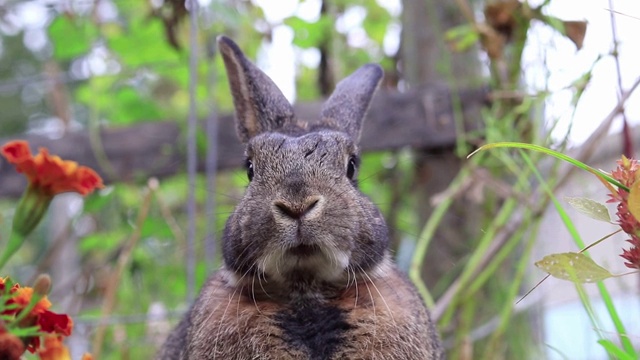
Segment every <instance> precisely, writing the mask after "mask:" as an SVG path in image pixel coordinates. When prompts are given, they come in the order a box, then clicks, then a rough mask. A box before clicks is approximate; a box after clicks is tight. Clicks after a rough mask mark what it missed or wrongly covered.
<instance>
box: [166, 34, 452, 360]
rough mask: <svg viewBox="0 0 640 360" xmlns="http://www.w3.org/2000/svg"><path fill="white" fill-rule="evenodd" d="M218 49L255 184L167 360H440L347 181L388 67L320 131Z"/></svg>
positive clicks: (366, 74) (422, 315) (363, 73)
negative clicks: (218, 266) (219, 264)
mask: <svg viewBox="0 0 640 360" xmlns="http://www.w3.org/2000/svg"><path fill="white" fill-rule="evenodd" d="M218 43H219V45H220V49H221V53H222V56H223V58H224V61H225V65H226V67H227V71H228V72H229V79H230V80H229V82H230V86H231V89H232V94H233V97H234V104H235V106H236V112H237V122H238V124H239V125H238V129H239V131H238V134H239V136H240V138H241V139H242V140H243V141H244V142H246V143H247V150H246V155H247V159H248V161H249V162H248V164H249V163H250V164H251V166H252V171H253V179H252V181H251V182H250V183H249V185H248V187H247V191H246V194H245V196H244V197H243V198H242V200H241V201H240V203H239V204H238V206H237V207H236V209H235V211H234V213H233V214H232V215H231V216H230V217H229V219H228V221H227V224H226V227H225V230H224V235H223V255H224V266H223V267H222V268H221V269H220V270H218V271H217V272H216V273H215V274H214V275H212V277H211V278H210V279H209V280H208V281H207V283H206V284H205V285H204V287H203V288H202V291H201V293H200V295H199V297H198V299H196V301H195V303H194V304H193V306H192V308H191V309H190V310H189V312H188V313H187V315H186V316H185V317H184V319H183V320H182V321H181V323H180V324H179V325H178V326H177V328H176V329H175V330H174V331H173V332H172V333H171V335H170V336H169V338H168V339H167V341H166V343H165V345H164V346H163V348H162V349H161V351H160V353H159V354H158V357H157V358H158V359H312V360H316V359H317V360H320V359H441V358H442V350H441V346H440V342H439V339H438V335H437V332H436V330H435V327H434V325H433V323H432V322H431V320H430V318H429V314H428V312H427V309H426V307H425V306H424V304H423V302H422V300H421V299H420V297H419V296H418V294H417V293H416V291H415V289H414V288H413V286H412V285H411V283H410V282H409V281H408V280H407V279H406V278H405V277H404V276H403V275H402V274H401V273H400V272H399V271H398V270H397V268H396V266H395V264H393V263H392V261H391V260H390V255H389V251H388V249H387V242H388V235H387V227H386V224H385V222H384V219H383V217H382V216H381V214H380V212H379V210H378V209H377V208H376V207H375V205H373V203H372V202H371V201H370V200H369V199H368V198H367V197H366V196H364V195H363V194H362V193H360V191H359V190H358V188H357V186H356V182H355V177H356V175H355V172H354V174H353V176H352V178H349V176H347V175H348V174H349V175H352V174H351V170H355V166H354V165H357V156H358V153H359V150H358V147H357V138H358V136H359V133H360V127H361V124H362V119H363V118H364V116H365V113H366V111H367V108H368V106H369V102H370V101H371V98H372V96H373V94H374V92H375V89H376V88H377V86H378V83H379V81H380V79H381V77H382V70H381V69H380V67H378V66H377V65H365V66H364V67H362V68H361V69H360V70H358V71H356V72H355V73H354V74H352V75H351V76H349V77H348V78H346V79H345V80H343V81H342V82H340V83H339V84H338V86H337V88H336V91H335V92H334V94H333V95H332V96H331V97H330V99H329V100H328V101H327V104H326V105H325V107H324V108H323V111H322V115H323V121H322V123H321V124H320V125H317V126H309V125H307V124H305V123H299V122H296V121H295V120H294V117H293V113H292V112H291V106H290V105H289V103H288V102H287V101H286V99H285V98H284V96H282V93H281V92H280V91H279V90H278V89H277V88H276V87H275V85H274V84H273V82H271V80H269V79H268V78H267V76H266V75H264V74H263V73H262V72H261V71H260V70H258V69H257V68H256V67H255V66H254V65H253V64H251V63H250V62H249V61H248V60H247V59H246V58H245V57H244V55H243V54H242V52H240V50H239V49H238V47H237V46H236V45H235V44H234V43H233V42H232V41H231V40H230V39H228V38H225V37H221V38H219V39H218Z"/></svg>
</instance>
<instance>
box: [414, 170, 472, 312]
mask: <svg viewBox="0 0 640 360" xmlns="http://www.w3.org/2000/svg"><path fill="white" fill-rule="evenodd" d="M470 166H471V165H470V164H468V165H466V166H463V167H462V169H460V171H459V172H458V175H456V177H455V178H454V179H453V181H452V182H451V184H449V187H448V188H447V190H446V191H447V192H448V193H449V194H452V193H456V192H457V191H458V189H459V188H460V186H462V184H463V183H464V181H465V180H466V179H467V177H468V176H469V174H470V172H471V169H470ZM452 203H453V196H447V197H446V198H445V199H444V200H443V201H442V202H441V203H440V204H438V206H436V207H435V209H433V212H432V213H431V216H430V217H429V220H428V221H427V223H426V224H425V225H424V227H423V228H422V231H421V232H420V236H419V237H418V241H417V243H416V248H415V250H414V255H413V258H412V259H411V266H410V268H409V278H410V279H411V281H413V283H414V284H415V286H416V288H417V289H418V292H419V293H420V295H421V296H422V298H423V299H424V301H425V303H426V304H427V306H428V307H429V308H433V306H434V305H435V302H434V301H433V297H432V296H431V293H430V292H429V290H428V289H427V287H426V285H425V284H424V281H423V280H422V265H423V264H424V257H425V256H426V254H427V249H428V248H429V243H431V239H433V234H434V233H435V232H436V229H437V228H438V225H440V223H441V220H442V218H443V217H444V215H445V214H446V212H447V210H448V209H449V207H450V206H451V204H452Z"/></svg>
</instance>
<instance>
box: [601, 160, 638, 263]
mask: <svg viewBox="0 0 640 360" xmlns="http://www.w3.org/2000/svg"><path fill="white" fill-rule="evenodd" d="M617 163H618V167H617V168H616V169H615V170H614V171H612V172H611V177H613V178H614V179H616V180H618V181H619V182H620V183H622V184H623V185H625V186H627V187H629V188H631V187H632V186H633V184H635V183H636V182H637V181H638V179H639V178H640V172H639V171H638V170H639V169H640V164H638V161H637V160H635V159H627V158H626V157H625V156H624V155H623V156H622V158H621V159H620V160H618V161H617ZM610 196H611V199H609V201H608V202H618V207H617V212H616V215H617V216H618V224H619V225H620V227H621V228H622V231H624V232H625V233H627V234H628V235H629V236H630V239H628V240H627V242H629V243H630V244H631V248H630V249H629V250H626V249H623V252H622V254H621V255H620V256H621V257H622V258H623V259H625V260H626V262H625V263H624V265H625V266H626V267H628V268H631V269H640V222H638V219H636V218H635V217H634V216H633V214H631V212H630V211H629V203H628V201H629V192H627V191H626V190H624V189H620V188H619V189H618V191H617V192H616V193H614V194H610Z"/></svg>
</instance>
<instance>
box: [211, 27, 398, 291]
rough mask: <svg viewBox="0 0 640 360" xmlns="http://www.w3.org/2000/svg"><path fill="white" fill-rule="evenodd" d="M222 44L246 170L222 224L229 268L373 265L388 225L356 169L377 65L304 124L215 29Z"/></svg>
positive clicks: (263, 274) (280, 273) (304, 274)
mask: <svg viewBox="0 0 640 360" xmlns="http://www.w3.org/2000/svg"><path fill="white" fill-rule="evenodd" d="M218 46H219V49H220V52H221V54H222V57H223V59H224V63H225V66H226V69H227V73H228V78H229V85H230V88H231V93H232V95H233V100H234V105H235V109H236V122H237V133H238V136H239V138H240V140H241V141H242V142H243V143H244V144H245V145H246V153H245V155H246V170H247V176H248V179H249V184H248V186H247V189H246V193H245V195H244V197H243V198H242V200H241V201H240V202H239V204H238V206H237V208H236V209H235V211H234V212H233V214H232V215H231V216H230V217H229V219H228V221H227V224H226V227H225V230H224V236H223V254H224V261H225V264H226V267H227V268H228V269H230V270H233V271H234V272H235V273H236V274H237V275H239V276H241V277H244V276H249V277H259V278H261V279H266V280H267V282H270V283H275V284H293V283H309V282H313V283H321V284H339V283H340V284H344V281H345V279H348V278H350V277H351V276H352V275H358V274H363V273H366V272H368V271H372V270H373V269H375V268H376V267H377V266H378V265H379V264H381V262H382V261H383V259H384V258H385V256H386V251H387V242H388V235H387V228H386V225H385V222H384V220H383V218H382V216H381V214H380V212H379V210H378V209H377V208H376V207H375V206H374V205H373V203H372V202H371V201H370V200H369V199H368V198H367V197H366V196H364V195H363V194H362V193H361V192H360V191H359V190H358V188H357V181H356V177H357V174H358V166H359V149H358V138H359V136H360V128H361V125H362V121H363V118H364V116H365V113H366V111H367V109H368V107H369V103H370V101H371V98H372V97H373V94H374V92H375V90H376V88H377V87H378V84H379V82H380V79H381V78H382V69H381V68H380V67H379V66H378V65H372V64H369V65H365V66H363V67H361V68H360V69H359V70H357V71H356V72H354V73H353V74H352V75H350V76H349V77H347V78H345V79H344V80H342V81H341V82H340V83H339V84H338V85H337V86H336V90H335V92H334V93H333V94H332V95H331V97H330V98H329V99H328V100H327V102H326V104H325V105H324V106H323V109H322V113H321V120H320V122H318V123H307V122H304V121H299V120H297V119H296V118H295V116H294V113H293V107H292V106H291V104H290V103H289V102H288V101H287V99H286V98H285V97H284V95H283V94H282V93H281V91H280V90H279V89H278V88H277V86H276V85H275V84H274V83H273V82H272V81H271V79H269V77H267V75H266V74H264V73H263V72H262V71H261V70H259V69H258V68H257V67H256V66H255V65H254V64H252V63H251V62H250V61H249V60H247V59H246V57H245V56H244V55H243V53H242V52H241V51H240V49H239V48H238V46H237V45H236V44H235V43H234V42H233V41H231V40H230V39H229V38H226V37H223V36H221V37H219V38H218ZM347 281H348V280H347Z"/></svg>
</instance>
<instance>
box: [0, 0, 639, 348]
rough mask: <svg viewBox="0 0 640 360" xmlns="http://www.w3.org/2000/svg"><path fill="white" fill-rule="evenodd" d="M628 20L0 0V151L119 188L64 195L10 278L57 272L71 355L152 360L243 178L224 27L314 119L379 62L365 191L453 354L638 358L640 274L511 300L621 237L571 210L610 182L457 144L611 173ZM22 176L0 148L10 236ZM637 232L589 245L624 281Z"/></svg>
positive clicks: (208, 267) (217, 0)
mask: <svg viewBox="0 0 640 360" xmlns="http://www.w3.org/2000/svg"><path fill="white" fill-rule="evenodd" d="M638 33H640V6H638V5H637V4H636V2H635V1H631V0H611V1H602V0H594V1H590V2H583V1H578V0H574V1H569V0H562V1H561V0H549V1H517V0H500V1H498V0H495V1H494V0H487V1H477V0H456V1H445V0H355V1H345V0H304V1H302V0H278V1H268V0H252V1H249V0H200V1H197V2H196V1H193V2H191V0H187V1H186V2H185V1H184V0H0V143H4V142H6V141H9V140H13V139H27V140H29V142H30V144H31V146H32V150H33V151H36V150H37V148H38V147H40V146H44V147H47V148H48V149H49V151H50V152H51V153H53V154H57V155H60V156H61V157H63V158H64V159H70V160H75V161H78V162H79V163H80V164H82V165H87V166H91V167H92V168H94V169H96V170H97V171H98V172H99V173H100V174H101V175H102V176H103V177H104V178H105V182H106V184H107V185H108V186H107V187H106V188H105V189H103V190H101V191H99V192H98V193H96V194H94V195H91V196H89V197H87V198H82V197H80V196H76V195H75V194H63V195H60V196H57V197H56V199H55V200H54V202H53V203H52V205H51V208H50V211H49V213H48V215H47V217H46V218H45V221H44V222H43V223H42V224H41V225H40V226H39V227H38V229H37V230H36V232H35V233H34V234H33V235H32V236H31V237H30V239H29V240H28V243H27V244H26V245H25V246H23V248H22V249H21V250H20V252H19V253H18V255H17V256H16V257H14V258H13V260H12V262H11V263H10V264H9V266H8V267H7V268H5V269H4V271H6V272H7V274H10V275H11V277H12V278H13V279H14V280H15V281H18V282H20V283H25V284H29V283H30V282H31V281H33V279H34V278H35V277H36V276H37V274H39V273H42V272H47V273H49V274H51V275H52V278H53V289H52V293H51V295H50V298H51V300H52V302H53V304H54V309H55V310H56V311H58V312H65V313H68V314H70V315H72V316H73V319H74V323H75V328H74V334H73V335H72V337H71V338H70V339H69V342H68V345H69V347H70V349H71V351H72V357H73V358H74V359H76V358H80V356H81V354H82V353H84V352H86V351H91V352H93V353H94V355H97V358H99V359H147V358H151V357H152V356H153V354H154V353H155V351H156V349H157V348H158V346H159V345H160V344H161V343H162V341H163V340H164V337H165V336H166V335H167V333H168V332H169V331H170V329H171V327H172V326H173V325H174V324H175V323H176V322H177V320H178V319H179V318H180V316H181V315H182V313H183V312H184V311H185V310H186V309H187V308H188V306H189V303H190V301H191V300H192V299H193V298H194V296H195V294H197V291H198V289H199V288H200V286H201V285H202V284H203V282H204V281H205V279H206V277H207V275H208V274H210V273H211V272H212V271H214V270H215V269H216V268H217V267H218V266H219V265H220V260H221V256H220V242H219V238H220V233H221V230H222V228H223V226H224V222H225V220H226V218H227V216H228V214H229V213H230V212H231V211H232V210H233V207H234V205H235V203H236V202H237V200H238V199H239V198H240V197H241V196H242V193H243V188H244V186H245V185H246V184H247V180H246V174H245V173H244V171H243V170H242V169H238V168H239V167H240V166H241V165H242V162H243V154H242V152H243V150H242V147H241V145H240V144H239V143H238V141H237V140H236V138H235V132H234V131H235V130H234V125H233V108H232V101H231V97H230V94H229V90H228V85H227V81H226V74H225V72H224V68H223V65H222V61H221V59H220V57H219V56H218V54H217V49H216V46H215V39H216V36H218V35H220V34H225V35H227V36H229V37H231V38H232V39H234V40H235V41H236V42H237V43H238V44H239V45H240V47H241V48H242V49H243V51H244V52H245V53H246V54H247V56H248V57H249V58H251V59H253V60H255V62H256V64H257V65H258V66H259V67H260V68H262V69H263V70H264V71H265V72H266V73H267V74H268V75H269V76H271V77H272V78H273V80H274V81H275V82H276V83H277V84H278V86H279V87H280V88H281V89H282V90H283V93H284V94H285V95H286V96H287V98H289V99H290V100H291V101H292V102H295V106H296V109H297V111H298V116H299V117H300V118H302V119H308V120H310V121H314V120H317V119H318V117H319V110H318V109H319V106H320V104H321V103H322V99H323V98H325V97H327V96H328V95H330V94H331V92H332V90H333V88H334V87H335V84H336V83H337V82H338V81H339V80H340V79H342V78H343V77H345V76H347V75H348V74H350V73H351V72H352V71H354V70H355V69H357V68H358V67H360V66H361V65H363V64H365V63H370V62H373V63H378V64H380V65H382V66H383V68H384V69H385V78H384V81H383V84H382V86H381V89H380V91H379V94H378V95H377V97H376V98H375V100H374V102H373V104H372V108H371V111H370V114H369V116H368V118H367V120H366V122H365V125H364V127H365V129H364V133H363V136H362V148H363V150H364V156H363V165H362V171H361V173H360V187H361V188H362V190H363V191H364V192H365V193H366V194H367V195H369V196H370V197H371V198H372V199H373V200H374V202H375V203H376V204H377V205H378V206H379V207H380V208H381V209H382V211H383V213H384V214H385V216H386V219H387V222H388V224H389V228H390V236H391V239H392V241H391V246H392V250H393V252H394V254H395V256H396V259H397V261H398V263H399V265H400V266H401V267H402V268H403V269H404V270H405V271H408V272H409V275H410V277H411V279H412V280H414V281H415V282H416V283H417V284H418V285H419V289H420V291H421V293H422V295H423V296H424V297H425V301H426V302H427V304H428V305H429V306H430V308H431V309H432V311H433V314H434V317H435V318H436V319H437V321H438V326H439V329H440V331H441V334H442V338H443V339H444V341H445V345H446V347H447V351H448V358H450V359H608V358H614V356H613V355H610V354H611V353H607V351H605V346H603V345H602V343H604V342H606V341H609V342H611V344H614V345H615V346H619V347H623V348H624V349H625V350H626V351H627V352H630V351H629V344H631V346H633V344H635V347H638V345H639V344H640V325H638V324H640V321H638V320H640V311H639V302H638V301H639V300H640V299H639V298H638V284H639V283H638V276H637V274H632V275H627V276H623V277H616V278H611V279H608V280H606V281H604V283H603V284H600V285H595V284H585V285H584V286H582V285H574V284H573V283H571V282H567V281H564V280H558V279H554V278H549V279H547V280H546V281H545V282H544V283H543V284H542V285H541V286H540V287H538V288H537V289H535V290H534V291H533V292H532V293H531V294H529V295H528V296H526V297H525V298H524V300H522V301H521V302H518V300H521V299H522V298H523V296H524V295H525V293H527V291H529V290H530V289H531V288H533V286H534V285H535V284H536V283H537V282H538V281H540V280H542V279H543V278H544V276H545V275H546V274H545V273H544V272H543V271H542V270H540V269H538V268H536V267H535V266H534V265H533V264H534V262H535V261H538V260H539V259H541V258H542V257H543V256H545V255H548V254H550V253H558V252H568V251H573V252H577V251H579V250H580V246H579V244H578V243H577V242H576V237H578V238H581V239H582V241H584V242H585V243H587V244H588V243H591V242H593V241H595V240H598V239H600V238H602V237H603V236H605V235H607V234H608V233H611V232H613V231H615V230H616V229H617V227H616V226H614V225H611V224H606V223H602V222H596V221H595V220H592V219H589V218H588V217H585V216H584V215H582V214H580V213H579V212H577V211H575V210H574V209H572V208H570V207H568V206H567V205H568V204H567V203H566V201H565V200H564V196H581V197H589V198H592V199H594V200H596V201H598V202H602V203H604V202H605V201H606V200H607V196H606V194H607V190H606V189H605V188H604V186H602V184H601V183H600V182H599V181H598V180H597V179H596V178H595V177H593V176H591V175H590V174H588V173H585V172H579V171H570V170H569V167H568V166H566V165H565V164H563V163H560V162H558V161H554V160H553V159H552V158H550V157H548V156H544V155H541V154H539V153H522V152H519V151H515V150H503V149H496V150H490V151H485V152H481V153H479V154H478V155H475V156H474V157H472V158H471V159H467V158H466V156H467V155H468V154H469V153H470V152H471V151H473V150H474V149H476V148H477V147H479V146H481V145H483V144H485V143H491V142H498V141H519V142H526V143H533V144H538V145H541V146H544V147H548V148H552V149H555V150H558V151H561V152H564V153H567V154H569V155H571V156H573V157H576V158H578V159H580V160H581V161H584V162H586V163H588V164H590V165H592V166H593V167H595V168H602V169H604V170H605V171H610V170H612V169H614V168H615V167H616V164H615V161H616V159H619V158H620V156H621V155H622V154H626V155H627V156H633V154H635V152H636V150H637V149H636V146H635V144H637V143H638V136H637V135H636V133H637V131H635V130H634V127H633V126H634V124H635V123H637V122H638V120H639V119H640V108H639V107H638V105H637V104H638V103H640V102H639V101H638V100H639V99H638V96H637V94H634V93H633V90H634V89H635V88H636V86H637V85H638V84H639V82H640V80H639V79H640V68H639V67H638V66H637V64H638V63H639V61H640V47H638V46H637V34H638ZM523 154H525V155H523ZM25 184H26V182H25V180H24V179H22V178H21V176H20V175H18V174H16V173H15V171H14V170H13V167H12V166H10V165H9V164H8V163H7V162H6V161H4V159H2V160H0V224H2V226H0V244H2V243H3V240H4V239H6V238H7V236H8V233H9V231H10V229H9V227H10V224H11V219H12V216H13V211H14V208H15V204H16V200H17V198H18V197H19V196H20V194H21V192H22V191H23V190H24V186H25ZM549 194H554V196H553V197H550V196H549ZM552 200H557V202H558V205H557V206H556V207H554V206H553V205H552V203H553V202H552ZM558 207H559V208H560V209H564V210H566V212H567V214H568V218H569V222H568V223H567V221H562V218H561V217H560V215H559V213H558ZM565 208H566V209H565ZM614 211H615V209H612V213H613V212H614ZM572 227H573V228H575V229H576V233H574V234H573V235H571V232H570V230H569V229H571V228H572ZM625 239H626V238H625V237H624V236H622V235H617V236H615V237H612V238H611V239H608V240H606V241H605V242H603V243H602V244H600V245H598V246H597V247H594V248H593V249H591V250H590V253H591V255H592V256H593V258H594V260H596V262H597V263H599V264H600V265H602V266H604V267H606V268H607V269H609V270H611V272H612V273H614V274H619V273H624V272H627V271H628V270H629V269H626V268H625V266H624V265H623V259H622V258H620V257H619V256H618V255H619V254H620V253H621V252H622V248H623V247H628V246H627V244H626V243H625V242H624V240H625ZM7 274H0V275H7ZM427 289H428V290H427ZM603 289H604V290H603ZM603 294H604V295H603ZM580 295H583V296H582V297H581V296H580ZM603 296H604V298H610V300H609V301H607V300H604V301H603ZM516 302H518V303H517V305H516ZM607 305H612V306H613V307H614V310H613V313H616V311H615V310H616V309H617V314H618V318H620V319H619V320H620V323H621V324H622V326H623V327H626V334H622V332H621V327H620V324H616V321H615V319H616V316H614V315H612V309H611V306H607ZM611 319H614V320H611ZM625 341H626V342H627V343H626V345H625ZM630 358H633V357H630Z"/></svg>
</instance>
